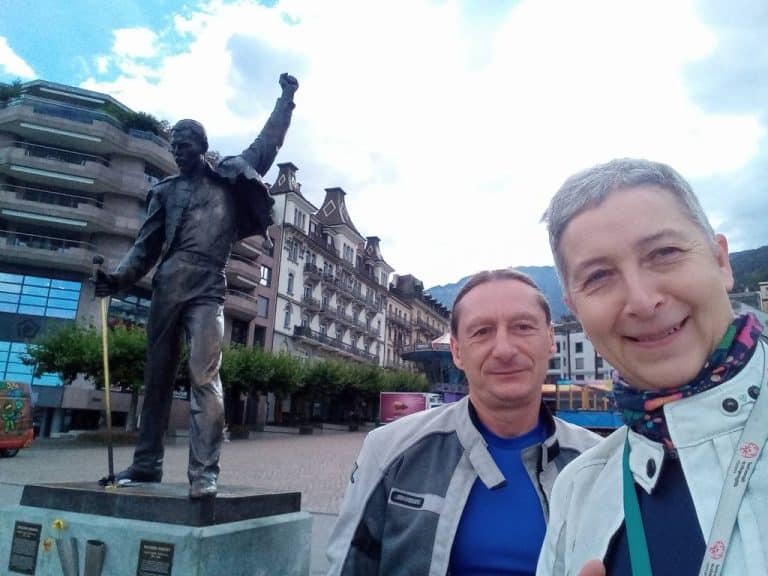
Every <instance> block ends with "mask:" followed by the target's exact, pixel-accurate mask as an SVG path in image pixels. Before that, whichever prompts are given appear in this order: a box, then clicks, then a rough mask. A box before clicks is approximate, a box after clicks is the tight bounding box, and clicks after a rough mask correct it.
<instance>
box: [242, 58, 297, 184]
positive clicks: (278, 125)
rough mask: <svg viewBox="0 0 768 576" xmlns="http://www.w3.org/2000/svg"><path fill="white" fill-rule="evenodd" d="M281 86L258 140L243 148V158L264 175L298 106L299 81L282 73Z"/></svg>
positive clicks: (273, 159)
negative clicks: (278, 95)
mask: <svg viewBox="0 0 768 576" xmlns="http://www.w3.org/2000/svg"><path fill="white" fill-rule="evenodd" d="M280 87H281V88H282V90H283V93H282V94H281V96H280V98H278V99H277V103H276V104H275V108H274V110H272V114H270V116H269V119H268V120H267V122H266V124H264V128H262V130H261V133H260V134H259V135H258V136H257V137H256V140H254V141H253V143H252V144H251V145H250V146H248V148H246V149H245V150H243V154H242V156H243V158H245V160H246V161H247V162H248V163H249V164H250V165H251V166H253V168H254V169H255V170H256V171H257V172H258V173H259V174H261V175H262V176H264V174H266V173H267V171H268V170H269V169H270V167H271V166H272V163H273V162H274V161H275V158H276V157H277V152H278V150H280V147H281V146H282V145H283V141H284V140H285V134H286V132H288V127H289V126H290V125H291V115H292V114H293V109H294V107H295V106H296V105H295V104H294V103H293V95H294V93H295V92H296V90H298V88H299V82H298V80H296V78H294V77H293V76H291V75H290V74H285V73H284V74H281V75H280Z"/></svg>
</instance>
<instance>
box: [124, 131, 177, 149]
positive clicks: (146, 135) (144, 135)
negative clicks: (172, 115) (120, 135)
mask: <svg viewBox="0 0 768 576" xmlns="http://www.w3.org/2000/svg"><path fill="white" fill-rule="evenodd" d="M128 135H129V136H133V137H134V138H141V139H142V140H149V141H150V142H154V143H155V144H157V145H158V146H160V147H162V148H165V149H167V148H168V147H169V146H170V142H168V141H167V140H166V139H165V138H161V137H160V136H158V135H157V134H155V133H154V132H147V131H146V130H137V129H136V128H131V129H130V130H128Z"/></svg>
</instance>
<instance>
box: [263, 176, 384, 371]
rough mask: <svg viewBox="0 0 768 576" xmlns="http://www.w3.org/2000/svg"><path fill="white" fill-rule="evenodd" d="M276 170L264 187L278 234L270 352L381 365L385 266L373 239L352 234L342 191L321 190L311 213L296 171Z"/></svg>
mask: <svg viewBox="0 0 768 576" xmlns="http://www.w3.org/2000/svg"><path fill="white" fill-rule="evenodd" d="M279 167H280V172H279V174H278V177H277V181H276V182H275V184H274V185H273V186H272V188H271V193H272V195H273V197H274V198H275V214H276V218H275V220H276V222H277V223H279V225H280V227H281V228H282V237H281V239H280V241H279V243H278V244H277V248H276V249H277V250H279V253H280V266H279V268H280V272H279V281H278V293H277V308H276V311H275V328H274V339H273V347H272V348H273V350H274V351H276V352H281V351H284V352H288V353H291V354H293V355H297V356H301V357H305V358H316V357H337V358H343V359H348V360H354V361H360V362H368V363H373V364H377V365H383V364H384V338H385V333H384V326H385V320H384V319H385V310H386V303H387V284H388V281H389V275H390V274H391V273H392V267H391V266H390V265H389V264H387V263H386V261H385V260H384V258H383V257H382V255H381V249H380V247H379V239H378V238H377V237H376V236H368V237H365V236H363V235H362V234H361V233H360V232H359V231H358V229H357V228H356V227H355V225H354V223H353V222H352V219H351V218H350V217H349V213H348V212H347V207H346V203H345V195H346V194H345V192H344V191H343V190H342V189H341V188H327V189H326V190H325V199H324V200H323V202H322V204H321V205H320V207H319V209H318V208H316V207H315V206H314V205H313V204H312V202H310V201H309V200H308V199H307V198H306V196H304V194H303V193H302V191H301V185H300V183H299V182H298V181H297V179H296V171H297V168H296V166H294V165H293V164H291V163H290V162H287V163H283V164H279Z"/></svg>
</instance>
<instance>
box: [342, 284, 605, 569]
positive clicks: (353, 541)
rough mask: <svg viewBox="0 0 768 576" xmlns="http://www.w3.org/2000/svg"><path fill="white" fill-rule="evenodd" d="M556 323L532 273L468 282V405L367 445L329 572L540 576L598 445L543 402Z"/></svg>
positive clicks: (416, 420) (460, 360) (464, 343)
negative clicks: (554, 517)
mask: <svg viewBox="0 0 768 576" xmlns="http://www.w3.org/2000/svg"><path fill="white" fill-rule="evenodd" d="M550 320H551V319H550V309H549V304H548V303H547V301H546V298H544V296H543V294H542V293H541V291H540V290H539V288H538V287H537V286H536V284H535V282H534V281H533V280H532V279H531V278H529V277H528V276H526V275H525V274H522V273H520V272H518V271H515V270H510V269H505V270H493V271H486V272H481V273H479V274H476V275H475V276H473V277H472V278H470V280H469V281H468V282H467V283H466V284H465V285H464V287H463V289H462V290H461V291H460V292H459V294H458V295H457V297H456V300H455V302H454V305H453V312H452V318H451V352H452V355H453V359H454V363H455V364H456V366H457V367H459V368H460V369H462V370H463V371H464V373H465V375H466V377H467V382H468V385H469V395H468V396H467V397H466V398H464V399H462V400H461V401H459V402H456V403H454V404H449V405H445V406H442V407H439V408H433V409H431V410H428V411H426V412H420V413H417V414H413V415H411V416H407V417H405V418H402V419H400V420H397V421H395V422H392V423H390V424H387V425H386V426H384V427H382V428H379V429H377V430H374V431H373V432H371V433H370V434H369V435H368V437H367V438H366V440H365V442H364V444H363V448H362V450H361V451H360V455H359V456H358V459H357V462H356V464H355V469H354V471H353V473H352V477H351V479H350V484H349V487H348V488H347V493H346V495H345V498H344V503H343V504H342V509H341V512H340V515H339V519H338V522H337V525H336V528H335V529H334V532H333V534H332V536H331V539H330V545H329V549H328V556H329V558H330V560H331V568H330V572H329V574H331V575H359V576H363V575H365V576H371V575H376V574H380V575H391V574H409V575H427V574H429V575H441V576H442V575H445V574H448V573H450V574H451V575H452V576H459V575H463V574H466V575H469V574H473V575H477V574H494V575H505V574H507V575H512V574H515V575H517V574H533V573H534V570H535V568H536V560H537V557H538V554H539V549H540V547H541V543H542V540H543V538H544V531H545V525H546V520H547V515H548V504H547V503H548V501H549V494H550V490H551V488H552V484H553V483H554V479H555V477H556V476H557V474H558V472H559V471H560V470H561V469H562V468H563V467H564V466H565V465H566V464H567V463H568V462H569V461H570V460H572V459H573V458H575V457H576V456H578V455H579V454H580V453H581V452H582V451H583V450H586V449H587V448H589V447H591V446H593V445H594V444H596V443H597V442H598V440H599V437H598V436H597V435H595V434H593V433H591V432H589V431H587V430H584V429H582V428H578V427H576V426H572V425H570V424H567V423H565V422H563V421H561V420H558V419H556V418H553V417H552V416H551V415H550V414H549V412H548V411H547V410H546V409H545V408H544V406H543V404H542V402H541V394H542V385H543V383H544V379H545V376H546V373H547V368H548V364H549V358H550V356H551V354H552V352H553V350H554V334H553V329H552V325H551V321H550Z"/></svg>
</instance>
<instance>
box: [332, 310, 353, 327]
mask: <svg viewBox="0 0 768 576" xmlns="http://www.w3.org/2000/svg"><path fill="white" fill-rule="evenodd" d="M336 320H338V321H339V322H341V323H342V324H344V325H345V326H349V327H350V328H352V327H354V326H356V325H357V323H356V322H355V317H354V316H352V314H347V313H346V312H344V310H343V309H342V308H337V309H336Z"/></svg>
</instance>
